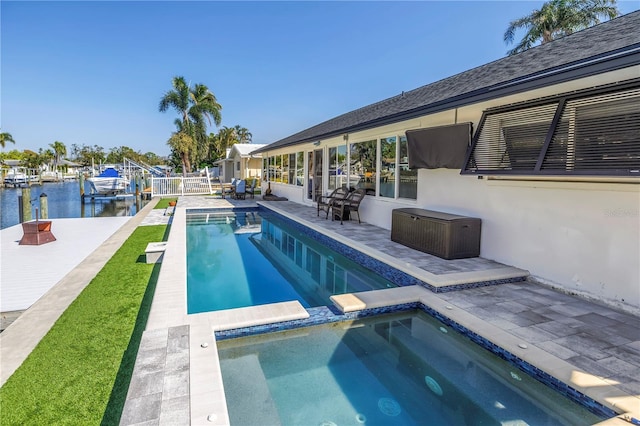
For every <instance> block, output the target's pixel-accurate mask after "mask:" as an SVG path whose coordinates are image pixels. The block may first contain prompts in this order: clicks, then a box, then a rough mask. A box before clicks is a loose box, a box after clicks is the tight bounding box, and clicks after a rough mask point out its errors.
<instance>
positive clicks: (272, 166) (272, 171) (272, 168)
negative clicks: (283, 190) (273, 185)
mask: <svg viewBox="0 0 640 426" xmlns="http://www.w3.org/2000/svg"><path fill="white" fill-rule="evenodd" d="M269 180H270V181H271V182H274V181H275V180H276V157H273V156H272V157H269Z"/></svg>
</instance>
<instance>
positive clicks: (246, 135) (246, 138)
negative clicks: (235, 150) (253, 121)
mask: <svg viewBox="0 0 640 426" xmlns="http://www.w3.org/2000/svg"><path fill="white" fill-rule="evenodd" d="M233 129H234V130H235V131H236V137H237V139H238V142H239V143H251V138H252V137H253V135H252V134H251V132H250V131H249V129H247V128H246V127H242V126H240V125H239V124H236V126H235V127H234V128H233Z"/></svg>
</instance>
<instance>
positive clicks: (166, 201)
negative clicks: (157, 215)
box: [154, 198, 178, 209]
mask: <svg viewBox="0 0 640 426" xmlns="http://www.w3.org/2000/svg"><path fill="white" fill-rule="evenodd" d="M170 201H176V202H177V201H178V199H177V198H160V200H159V201H158V204H156V206H155V207H154V209H166V208H167V207H169V202H170Z"/></svg>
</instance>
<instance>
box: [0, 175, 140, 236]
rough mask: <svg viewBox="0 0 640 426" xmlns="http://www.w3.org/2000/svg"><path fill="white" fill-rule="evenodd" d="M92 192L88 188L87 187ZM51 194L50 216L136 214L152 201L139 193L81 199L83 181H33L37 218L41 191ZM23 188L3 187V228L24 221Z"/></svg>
mask: <svg viewBox="0 0 640 426" xmlns="http://www.w3.org/2000/svg"><path fill="white" fill-rule="evenodd" d="M87 192H88V191H87ZM43 193H44V194H46V195H47V204H48V209H49V218H50V219H59V218H81V217H113V216H133V215H135V214H136V212H138V211H140V209H141V208H142V207H144V206H145V205H146V203H147V202H148V201H146V200H139V199H137V198H136V197H135V196H127V197H124V198H118V199H114V198H96V199H94V200H93V201H92V200H90V199H87V200H86V203H84V204H83V203H82V202H81V201H80V183H79V182H78V181H71V182H68V181H67V182H51V183H43V184H42V185H33V186H31V188H30V198H31V216H32V218H34V219H35V218H36V209H38V212H39V211H40V195H41V194H43ZM20 195H22V188H2V189H0V229H4V228H8V227H10V226H13V225H17V224H19V223H20V214H19V205H18V196H20Z"/></svg>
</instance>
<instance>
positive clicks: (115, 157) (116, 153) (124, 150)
mask: <svg viewBox="0 0 640 426" xmlns="http://www.w3.org/2000/svg"><path fill="white" fill-rule="evenodd" d="M125 158H128V159H129V160H133V161H137V162H139V161H140V160H141V158H142V154H140V153H139V152H137V151H135V150H134V149H133V148H129V147H128V146H119V147H114V148H111V149H110V150H109V153H108V154H107V158H106V160H105V161H106V162H107V163H111V164H119V163H123V162H124V159H125Z"/></svg>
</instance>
